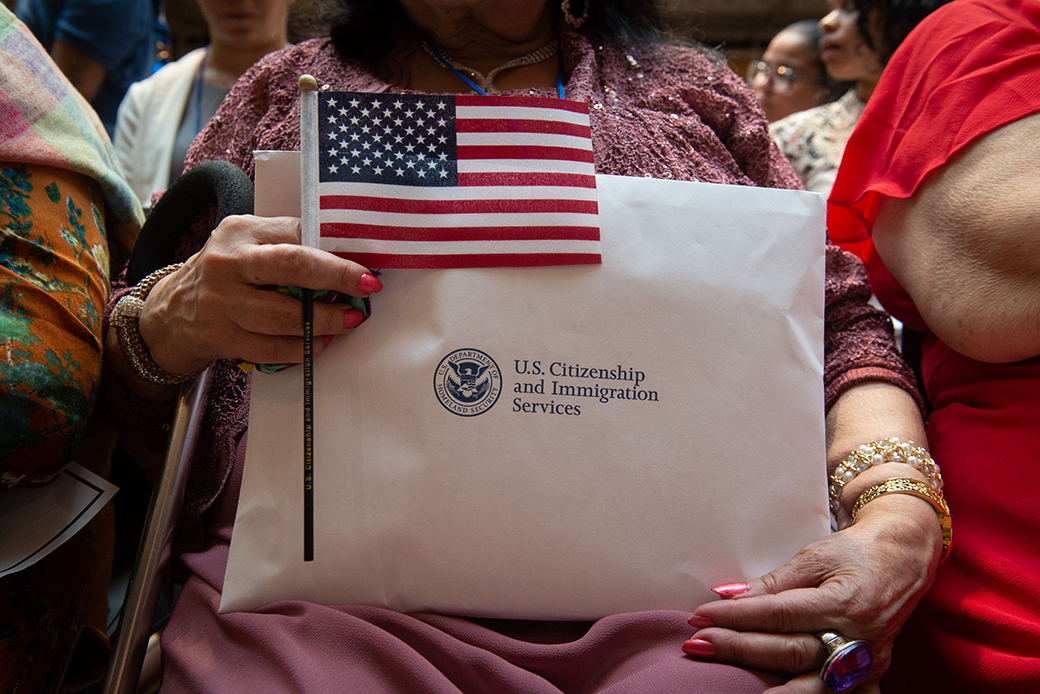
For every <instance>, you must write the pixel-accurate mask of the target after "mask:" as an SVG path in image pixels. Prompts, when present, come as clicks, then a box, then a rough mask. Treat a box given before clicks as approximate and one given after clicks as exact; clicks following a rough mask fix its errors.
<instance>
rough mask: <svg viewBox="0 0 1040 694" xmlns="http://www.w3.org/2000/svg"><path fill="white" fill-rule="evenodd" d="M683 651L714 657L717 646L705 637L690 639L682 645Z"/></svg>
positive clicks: (687, 653)
mask: <svg viewBox="0 0 1040 694" xmlns="http://www.w3.org/2000/svg"><path fill="white" fill-rule="evenodd" d="M682 652H683V653H685V654H686V655H692V656H696V657H698V658H714V657H715V646H712V645H711V642H710V641H705V640H704V639H690V640H689V641H687V642H686V643H684V644H683V645H682Z"/></svg>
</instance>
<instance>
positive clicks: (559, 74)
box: [426, 41, 566, 99]
mask: <svg viewBox="0 0 1040 694" xmlns="http://www.w3.org/2000/svg"><path fill="white" fill-rule="evenodd" d="M426 45H427V46H429V48H430V51H432V52H433V57H435V58H436V59H437V62H438V63H440V64H441V65H443V66H444V67H445V68H447V69H448V70H450V71H451V73H452V74H453V75H455V76H456V77H458V78H459V79H460V80H462V81H463V82H465V83H466V84H467V85H468V86H469V88H470V89H472V90H473V91H475V92H476V93H477V94H480V95H481V96H489V94H488V93H487V92H486V91H485V90H483V89H481V88H480V87H479V86H477V83H476V82H474V81H473V80H471V79H470V78H469V77H466V75H464V74H463V73H461V72H459V71H458V70H456V69H455V66H454V65H452V64H451V63H449V62H448V60H447V59H446V58H445V57H444V56H443V55H441V52H440V51H439V50H437V46H435V45H434V44H433V41H427V42H426ZM559 55H560V58H559V68H558V69H557V70H556V93H557V94H558V95H559V97H560V98H561V99H563V98H566V97H564V95H563V54H562V53H560V54H559Z"/></svg>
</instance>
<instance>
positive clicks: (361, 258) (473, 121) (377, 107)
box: [318, 92, 600, 268]
mask: <svg viewBox="0 0 1040 694" xmlns="http://www.w3.org/2000/svg"><path fill="white" fill-rule="evenodd" d="M319 99H320V102H319V128H320V129H321V132H322V134H321V136H320V143H319V151H320V163H319V174H320V183H319V184H318V190H319V195H320V203H319V205H320V209H319V217H318V218H319V222H320V235H321V238H320V247H321V248H324V249H326V250H329V251H333V252H336V253H338V254H342V255H344V256H346V257H349V258H351V259H352V260H355V261H356V262H359V263H361V264H362V265H365V266H366V267H370V268H448V267H502V266H517V267H519V266H524V267H530V266H539V265H576V264H594V263H599V262H600V242H599V223H598V206H597V201H596V177H595V170H594V165H593V153H592V140H591V131H590V128H589V115H588V106H587V105H586V104H583V103H578V102H573V101H563V100H560V99H544V98H526V97H495V96H490V97H485V96H455V97H447V96H443V97H442V96H427V95H394V94H378V95H373V94H353V93H328V92H325V93H322V94H320V96H319ZM344 126H346V127H344Z"/></svg>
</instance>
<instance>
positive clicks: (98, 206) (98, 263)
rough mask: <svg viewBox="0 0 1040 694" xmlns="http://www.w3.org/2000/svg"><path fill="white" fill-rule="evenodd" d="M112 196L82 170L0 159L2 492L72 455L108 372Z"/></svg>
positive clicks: (45, 474)
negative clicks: (105, 338)
mask: <svg viewBox="0 0 1040 694" xmlns="http://www.w3.org/2000/svg"><path fill="white" fill-rule="evenodd" d="M104 209H105V207H104V199H103V198H102V196H101V189H100V187H99V186H98V184H97V183H95V182H93V181H91V180H90V179H88V178H87V177H86V176H83V175H82V174H79V173H75V172H72V171H68V170H65V169H58V168H52V167H47V166H40V165H25V164H8V165H0V356H2V358H0V399H2V402H3V407H0V489H3V488H5V487H10V486H13V485H15V484H18V483H19V482H22V481H32V482H39V483H42V482H46V481H49V480H50V479H51V478H53V477H54V476H56V475H57V474H58V473H59V472H60V471H61V468H62V466H63V465H64V464H65V463H66V462H68V460H69V458H70V457H71V456H72V452H73V451H74V450H75V448H76V445H77V444H78V443H79V439H80V437H81V435H82V433H83V425H84V424H85V423H86V420H87V416H88V414H89V413H90V409H91V406H92V405H93V402H94V398H95V396H96V393H97V386H98V383H99V381H100V376H101V312H102V309H103V307H104V305H105V300H106V298H107V297H108V290H109V280H108V243H107V240H106V236H105V225H104V221H103V215H104Z"/></svg>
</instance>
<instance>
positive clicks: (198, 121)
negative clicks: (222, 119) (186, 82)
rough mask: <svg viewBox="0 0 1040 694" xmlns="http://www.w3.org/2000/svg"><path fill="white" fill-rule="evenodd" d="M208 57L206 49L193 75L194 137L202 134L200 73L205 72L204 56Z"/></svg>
mask: <svg viewBox="0 0 1040 694" xmlns="http://www.w3.org/2000/svg"><path fill="white" fill-rule="evenodd" d="M208 55H209V48H208V47H207V48H206V52H205V53H203V54H202V62H201V63H199V69H198V71H197V72H196V73H195V136H196V137H198V134H199V133H200V132H202V73H203V72H205V71H206V56H208Z"/></svg>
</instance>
